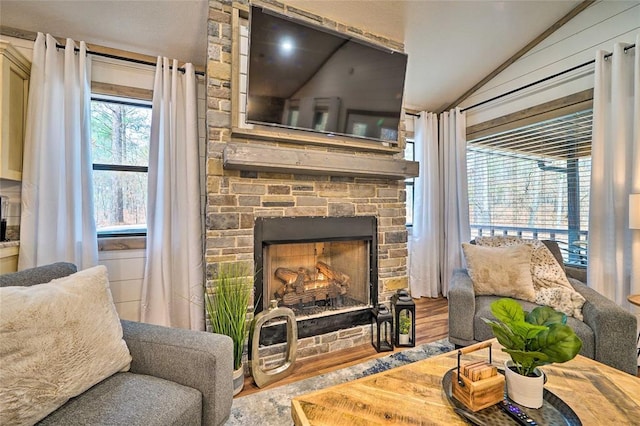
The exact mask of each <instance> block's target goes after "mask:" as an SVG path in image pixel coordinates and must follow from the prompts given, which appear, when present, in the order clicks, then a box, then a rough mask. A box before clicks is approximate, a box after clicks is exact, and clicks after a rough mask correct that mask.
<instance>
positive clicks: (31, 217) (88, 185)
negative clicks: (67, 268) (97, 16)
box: [19, 33, 98, 270]
mask: <svg viewBox="0 0 640 426" xmlns="http://www.w3.org/2000/svg"><path fill="white" fill-rule="evenodd" d="M74 47H75V43H74V42H73V40H71V39H67V41H66V47H65V48H64V50H60V51H59V50H58V49H57V48H56V40H55V39H54V38H53V37H52V36H50V35H47V36H46V37H45V35H44V34H42V33H38V36H37V38H36V41H35V44H34V48H33V61H32V64H31V79H30V86H29V102H28V109H27V118H26V123H27V128H26V134H25V141H24V166H23V174H22V213H21V214H22V216H21V219H20V255H19V269H20V270H22V269H26V268H30V267H34V266H40V265H45V264H48V263H52V262H58V261H67V262H72V263H75V264H76V265H77V267H78V269H86V268H88V267H91V266H95V265H96V264H97V263H98V246H97V239H96V225H95V218H94V215H93V190H92V185H93V179H92V165H91V131H90V127H89V126H90V108H91V106H90V102H91V92H90V81H91V78H90V61H89V60H87V48H86V45H85V43H84V42H80V45H79V51H78V52H75V51H74Z"/></svg>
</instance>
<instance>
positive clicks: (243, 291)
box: [205, 263, 253, 395]
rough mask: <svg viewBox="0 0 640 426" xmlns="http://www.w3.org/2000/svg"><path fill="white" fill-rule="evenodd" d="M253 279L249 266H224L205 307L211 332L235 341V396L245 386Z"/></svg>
mask: <svg viewBox="0 0 640 426" xmlns="http://www.w3.org/2000/svg"><path fill="white" fill-rule="evenodd" d="M252 288H253V275H252V274H250V273H249V267H248V266H247V265H246V264H241V263H230V264H221V265H220V268H219V271H218V276H217V279H216V285H215V287H214V289H213V292H212V293H210V292H208V291H205V306H206V309H207V314H208V315H209V320H210V322H211V331H212V332H213V333H218V334H224V335H227V336H229V337H231V340H233V369H234V372H233V388H234V391H233V394H234V395H236V394H238V393H239V392H240V391H241V390H242V387H243V386H244V369H243V365H242V353H243V350H244V344H245V340H246V338H247V333H248V327H247V307H248V305H249V302H250V300H251V290H252Z"/></svg>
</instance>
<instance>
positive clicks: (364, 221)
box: [254, 216, 378, 345]
mask: <svg viewBox="0 0 640 426" xmlns="http://www.w3.org/2000/svg"><path fill="white" fill-rule="evenodd" d="M377 237H378V236H377V220H376V217H375V216H355V217H283V218H258V219H256V222H255V227H254V264H255V267H256V278H255V287H254V289H255V293H254V294H255V299H256V304H255V306H256V309H255V310H256V313H258V312H260V311H262V310H263V309H266V308H267V307H268V306H269V302H270V300H276V301H277V302H278V305H279V306H286V307H288V308H290V309H292V310H293V311H294V313H295V315H296V318H297V321H298V338H305V337H310V336H316V335H320V334H326V333H330V332H334V331H337V330H342V329H347V328H352V327H354V326H361V325H365V324H369V322H370V314H369V312H370V309H371V307H373V305H375V304H376V303H377V301H378V291H377V290H378V288H377V286H374V285H373V283H377V282H378V256H377V245H378V244H377ZM284 338H285V329H284V325H280V326H274V327H272V328H271V329H269V328H267V329H266V330H263V333H261V339H262V342H261V343H262V344H266V345H269V344H274V343H281V342H283V341H284Z"/></svg>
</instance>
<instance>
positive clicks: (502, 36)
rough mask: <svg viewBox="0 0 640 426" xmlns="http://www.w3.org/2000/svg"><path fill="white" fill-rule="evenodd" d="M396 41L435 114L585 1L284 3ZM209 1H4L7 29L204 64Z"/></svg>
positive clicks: (412, 87)
mask: <svg viewBox="0 0 640 426" xmlns="http://www.w3.org/2000/svg"><path fill="white" fill-rule="evenodd" d="M281 1H283V2H284V3H286V4H290V5H292V6H294V7H297V8H299V9H304V10H308V11H310V12H312V13H315V14H318V15H322V16H326V17H327V18H330V19H333V20H335V21H338V22H342V23H345V24H348V25H351V26H355V27H359V28H362V29H365V30H367V31H370V32H372V33H376V34H379V35H381V36H384V37H387V38H391V39H394V40H399V41H403V42H404V44H405V50H406V52H407V53H408V55H409V63H408V68H407V81H406V84H405V97H404V98H405V100H404V104H405V106H406V107H408V108H413V109H420V110H425V109H426V110H430V111H436V110H439V109H441V108H442V107H444V106H446V105H448V104H449V103H451V102H452V101H454V100H455V99H456V98H458V97H459V96H460V95H461V94H463V93H464V92H465V91H466V90H467V89H469V88H470V87H472V86H473V85H474V84H476V83H477V82H478V81H480V80H481V79H482V78H483V77H485V76H486V75H487V74H488V73H490V72H491V71H492V70H494V69H495V68H496V67H498V66H499V65H500V64H501V63H502V62H504V61H505V60H507V59H508V58H509V57H511V56H512V55H513V54H514V53H516V52H517V51H518V50H520V49H521V48H522V47H523V46H525V45H526V44H527V43H529V42H530V41H531V40H533V39H534V38H535V37H537V36H538V35H539V34H541V33H542V32H543V31H544V30H546V29H547V28H548V27H550V26H551V25H552V24H553V23H554V22H556V21H557V20H558V19H560V18H561V17H562V16H564V15H565V14H567V13H568V12H569V11H570V10H571V9H573V8H574V7H575V6H576V5H577V4H578V3H579V2H580V0H563V1H530V0H505V1H490V0H481V1H453V0H446V1H444V0H443V1H431V0H389V1H383V0H281ZM207 15H208V2H207V0H128V1H124V0H110V1H107V0H84V1H82V0H29V1H26V0H1V1H0V25H2V26H3V27H11V28H18V29H21V30H28V31H41V32H44V33H50V34H52V35H55V36H61V37H71V38H73V39H75V40H84V41H86V42H89V43H94V44H99V45H103V46H107V47H113V48H118V49H123V50H128V51H132V52H137V53H143V54H148V55H152V56H157V55H162V56H168V57H171V58H177V59H179V60H181V61H186V62H192V63H194V64H195V65H201V66H204V65H205V61H206V52H207Z"/></svg>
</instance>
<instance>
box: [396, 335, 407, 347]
mask: <svg viewBox="0 0 640 426" xmlns="http://www.w3.org/2000/svg"><path fill="white" fill-rule="evenodd" d="M398 344H400V345H408V344H409V335H408V334H400V335H399V338H398Z"/></svg>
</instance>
